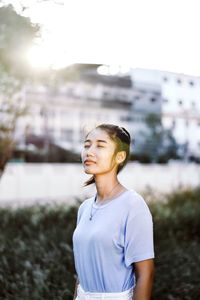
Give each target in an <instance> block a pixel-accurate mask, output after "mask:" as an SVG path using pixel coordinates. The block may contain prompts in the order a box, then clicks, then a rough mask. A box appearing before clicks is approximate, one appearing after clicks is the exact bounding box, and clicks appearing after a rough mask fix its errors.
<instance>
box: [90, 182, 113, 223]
mask: <svg viewBox="0 0 200 300" xmlns="http://www.w3.org/2000/svg"><path fill="white" fill-rule="evenodd" d="M118 185H119V182H118V183H117V184H116V185H115V186H114V188H113V189H112V190H111V192H110V193H109V194H108V196H109V195H110V194H111V193H112V192H113V191H114V189H115V188H116V187H117V186H118ZM96 200H97V193H96V195H95V199H94V202H96ZM108 200H109V201H110V200H112V198H111V199H107V200H104V201H106V202H108ZM95 209H96V210H95V212H94V213H93V214H92V210H93V202H92V205H91V210H90V218H89V220H90V221H91V220H92V218H93V216H94V215H95V213H96V212H97V210H98V208H95Z"/></svg>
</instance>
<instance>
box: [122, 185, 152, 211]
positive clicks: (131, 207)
mask: <svg viewBox="0 0 200 300" xmlns="http://www.w3.org/2000/svg"><path fill="white" fill-rule="evenodd" d="M124 200H125V203H126V208H127V210H128V212H129V214H130V215H132V216H134V215H137V214H140V213H147V214H151V213H150V209H149V207H148V205H147V203H146V201H145V199H144V198H143V196H142V195H141V194H139V193H138V192H136V191H135V190H133V189H130V190H128V192H127V193H126V197H125V199H124Z"/></svg>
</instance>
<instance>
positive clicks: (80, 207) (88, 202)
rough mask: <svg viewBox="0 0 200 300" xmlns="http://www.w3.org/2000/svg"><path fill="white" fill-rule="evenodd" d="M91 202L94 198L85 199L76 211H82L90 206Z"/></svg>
mask: <svg viewBox="0 0 200 300" xmlns="http://www.w3.org/2000/svg"><path fill="white" fill-rule="evenodd" d="M92 201H94V196H93V197H90V198H87V199H85V200H84V201H83V202H82V203H81V204H80V206H79V208H78V210H79V211H83V210H84V208H86V207H87V206H88V205H90V204H91V203H92Z"/></svg>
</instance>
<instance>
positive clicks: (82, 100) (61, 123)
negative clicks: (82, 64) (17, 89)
mask: <svg viewBox="0 0 200 300" xmlns="http://www.w3.org/2000/svg"><path fill="white" fill-rule="evenodd" d="M97 68H98V66H97V65H90V66H89V67H88V66H86V68H85V69H83V68H81V71H80V76H79V79H78V80H72V81H68V82H66V83H64V84H62V85H60V86H58V87H56V88H51V87H45V86H26V88H25V90H24V97H25V99H26V102H27V105H28V106H30V112H31V113H30V114H28V115H26V116H23V117H22V118H20V119H19V121H18V123H17V128H16V134H15V138H16V140H18V141H19V144H20V145H21V146H22V145H23V144H25V136H26V135H30V134H32V135H36V136H43V137H44V139H46V140H51V141H52V142H53V143H54V144H56V145H59V146H60V147H62V148H65V149H67V150H73V151H75V152H80V149H81V145H82V139H83V136H84V134H83V133H84V131H87V130H89V129H90V128H92V127H94V126H95V125H97V124H99V123H104V122H106V123H114V124H118V125H120V126H124V127H126V128H127V129H128V130H131V124H130V121H129V118H130V111H131V109H132V99H133V94H134V91H133V89H132V81H131V79H130V76H114V75H112V76H107V75H100V74H98V72H97Z"/></svg>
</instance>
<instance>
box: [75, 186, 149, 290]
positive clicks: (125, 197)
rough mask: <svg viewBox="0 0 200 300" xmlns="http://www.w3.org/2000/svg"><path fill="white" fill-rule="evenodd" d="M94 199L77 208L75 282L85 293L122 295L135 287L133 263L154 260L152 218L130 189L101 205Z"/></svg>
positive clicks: (140, 199)
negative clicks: (77, 280)
mask: <svg viewBox="0 0 200 300" xmlns="http://www.w3.org/2000/svg"><path fill="white" fill-rule="evenodd" d="M94 199H95V197H91V198H88V199H86V200H85V201H84V202H83V203H82V204H81V205H80V207H79V209H78V215H77V226H76V228H75V230H74V233H73V251H74V261H75V268H76V272H77V275H78V279H79V282H80V284H81V286H82V288H83V289H84V290H85V291H89V292H102V293H109V292H123V291H125V290H128V289H129V288H131V287H133V286H134V285H135V276H134V265H132V263H134V262H138V261H142V260H146V259H150V258H154V246H153V223H152V216H151V213H150V210H149V208H148V206H147V204H146V202H145V201H144V199H143V198H142V196H141V195H139V194H138V193H137V192H135V191H134V190H132V189H131V190H126V191H124V192H123V193H122V194H120V195H119V196H117V197H116V198H114V199H113V200H111V201H109V202H107V203H105V204H103V205H101V206H98V205H97V204H96V203H95V202H94ZM91 213H92V215H93V217H92V220H90V215H91Z"/></svg>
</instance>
